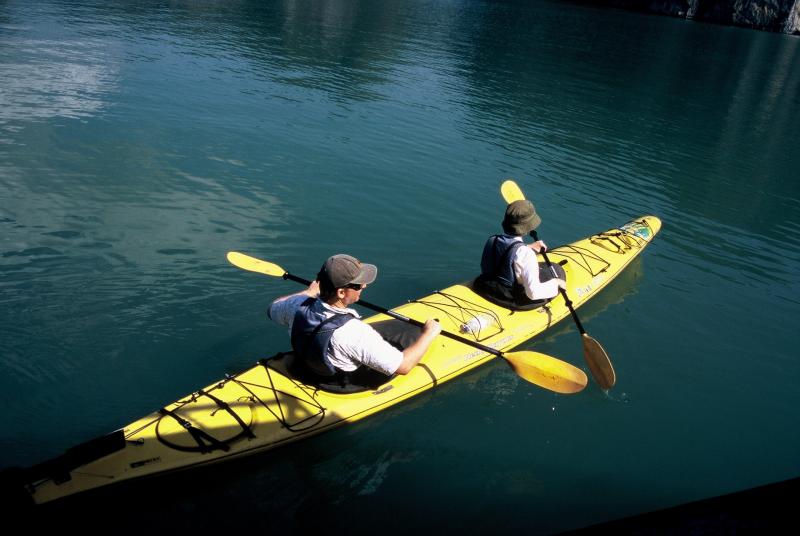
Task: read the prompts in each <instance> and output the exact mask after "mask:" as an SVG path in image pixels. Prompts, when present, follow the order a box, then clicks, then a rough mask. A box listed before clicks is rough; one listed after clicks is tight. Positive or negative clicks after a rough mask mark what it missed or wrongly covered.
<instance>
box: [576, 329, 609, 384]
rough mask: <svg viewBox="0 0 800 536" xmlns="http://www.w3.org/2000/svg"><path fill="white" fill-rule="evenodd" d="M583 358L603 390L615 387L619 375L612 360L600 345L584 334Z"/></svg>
mask: <svg viewBox="0 0 800 536" xmlns="http://www.w3.org/2000/svg"><path fill="white" fill-rule="evenodd" d="M583 356H584V357H585V358H586V364H587V365H589V370H590V371H592V376H593V377H594V379H595V381H596V382H597V384H598V385H599V386H600V387H602V388H603V389H611V388H612V387H614V384H615V383H617V374H616V373H615V372H614V367H613V366H612V365H611V359H610V358H609V357H608V354H607V353H606V351H605V350H603V347H602V346H600V343H599V342H597V341H596V340H594V339H593V338H591V337H590V336H589V335H587V334H586V333H584V334H583Z"/></svg>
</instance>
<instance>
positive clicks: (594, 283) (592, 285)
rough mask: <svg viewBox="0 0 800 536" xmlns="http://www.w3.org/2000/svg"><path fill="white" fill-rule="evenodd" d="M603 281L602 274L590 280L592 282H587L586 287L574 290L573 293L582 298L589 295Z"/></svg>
mask: <svg viewBox="0 0 800 536" xmlns="http://www.w3.org/2000/svg"><path fill="white" fill-rule="evenodd" d="M603 279H605V276H604V275H603V274H597V275H596V276H594V277H593V278H592V280H591V281H590V282H589V284H588V285H586V286H585V287H578V288H576V289H575V293H576V294H577V295H578V297H579V298H583V297H584V296H586V295H587V294H591V292H592V291H593V290H594V288H595V287H596V286H597V285H599V284H600V283H602V282H603Z"/></svg>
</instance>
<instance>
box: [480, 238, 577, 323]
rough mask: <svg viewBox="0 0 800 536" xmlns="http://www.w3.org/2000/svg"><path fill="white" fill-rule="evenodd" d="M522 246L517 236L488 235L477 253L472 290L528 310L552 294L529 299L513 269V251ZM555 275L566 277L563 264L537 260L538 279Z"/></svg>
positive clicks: (485, 296)
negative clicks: (478, 263)
mask: <svg viewBox="0 0 800 536" xmlns="http://www.w3.org/2000/svg"><path fill="white" fill-rule="evenodd" d="M522 246H524V244H523V242H522V241H520V240H515V239H514V237H511V236H508V235H494V236H490V237H489V240H487V241H486V245H485V246H484V248H483V256H482V257H481V275H479V276H478V277H477V278H476V279H475V281H474V282H473V284H472V288H473V290H475V292H477V293H478V294H479V295H481V296H483V297H484V298H486V299H487V300H489V301H490V302H492V303H496V304H497V305H500V306H502V307H506V308H508V309H511V310H515V311H529V310H531V309H536V308H538V307H541V306H542V305H544V304H546V303H547V302H549V301H550V300H552V298H548V299H544V300H531V299H530V298H529V297H528V295H527V294H526V293H525V287H523V286H522V285H521V284H520V283H519V282H518V281H517V276H516V274H515V273H514V255H515V253H516V251H517V248H519V247H522ZM553 270H555V272H556V275H555V277H559V278H561V279H566V277H567V276H566V274H565V273H564V268H562V267H561V266H560V265H558V264H554V265H553V268H552V269H551V268H549V267H548V266H547V264H546V263H543V262H540V263H539V280H540V281H542V282H544V281H549V280H550V279H552V278H553V277H554V276H553Z"/></svg>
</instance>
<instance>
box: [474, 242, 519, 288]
mask: <svg viewBox="0 0 800 536" xmlns="http://www.w3.org/2000/svg"><path fill="white" fill-rule="evenodd" d="M523 245H524V244H523V243H522V242H521V241H520V240H516V239H515V238H514V237H511V236H508V235H494V236H490V237H489V239H488V240H487V241H486V245H485V246H484V247H483V256H482V257H481V277H482V278H483V279H484V280H485V281H492V280H494V281H497V282H498V283H499V284H500V285H502V286H504V287H507V288H508V289H509V290H510V289H511V288H512V287H513V286H514V283H516V281H517V276H516V275H514V253H515V252H516V251H517V248H518V247H521V246H523Z"/></svg>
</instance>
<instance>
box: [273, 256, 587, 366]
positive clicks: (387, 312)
mask: <svg viewBox="0 0 800 536" xmlns="http://www.w3.org/2000/svg"><path fill="white" fill-rule="evenodd" d="M283 278H284V279H291V280H292V281H297V282H298V283H302V284H303V285H310V284H311V281H309V280H307V279H303V278H302V277H297V276H296V275H294V274H290V273H289V272H286V273H284V274H283ZM564 297H565V298H566V297H567V296H566V294H565V295H564ZM358 304H359V305H362V306H364V307H366V308H367V309H372V310H373V311H376V312H378V313H383V314H385V315H387V316H391V317H392V318H395V319H397V320H401V321H403V322H408V323H409V324H412V325H414V326H417V327H420V328H421V327H423V326H425V323H424V322H420V321H419V320H414V319H413V318H408V317H407V316H403V315H401V314H400V313H395V312H394V311H390V310H389V309H387V308H385V307H381V306H380V305H374V304H372V303H369V302H366V301H364V300H358ZM570 310H572V308H570ZM573 314H575V313H573ZM575 320H576V321H577V317H576V318H575ZM578 327H580V324H579V325H578ZM581 329H583V328H581ZM440 334H441V335H444V336H445V337H448V338H450V339H453V340H454V341H458V342H462V343H464V344H468V345H469V346H472V347H474V348H477V349H478V350H483V351H484V352H488V353H490V354H492V355H496V356H499V357H503V352H501V351H500V350H495V349H494V348H492V347H491V346H486V345H485V344H481V343H479V342H476V341H471V340H469V339H465V338H464V337H459V336H458V335H455V334H454V333H450V332H449V331H444V330H442V331H441V332H440Z"/></svg>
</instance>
